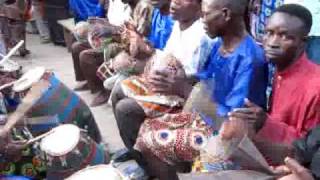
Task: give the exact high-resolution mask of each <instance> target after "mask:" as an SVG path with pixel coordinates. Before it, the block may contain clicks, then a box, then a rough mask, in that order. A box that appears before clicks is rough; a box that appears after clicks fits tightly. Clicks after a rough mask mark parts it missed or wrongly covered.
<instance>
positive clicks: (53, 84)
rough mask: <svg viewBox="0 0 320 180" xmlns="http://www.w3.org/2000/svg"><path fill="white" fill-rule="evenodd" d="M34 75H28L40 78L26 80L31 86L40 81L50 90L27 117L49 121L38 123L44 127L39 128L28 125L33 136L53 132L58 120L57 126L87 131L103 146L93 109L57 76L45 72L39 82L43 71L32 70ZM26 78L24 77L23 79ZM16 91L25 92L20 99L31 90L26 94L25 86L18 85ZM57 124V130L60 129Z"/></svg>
mask: <svg viewBox="0 0 320 180" xmlns="http://www.w3.org/2000/svg"><path fill="white" fill-rule="evenodd" d="M33 72H36V73H28V74H30V76H31V74H33V75H34V76H37V78H34V79H33V80H27V82H29V83H28V84H30V82H33V81H35V80H38V79H40V80H43V81H47V82H48V83H49V84H50V88H49V89H47V90H46V91H44V93H43V94H42V96H41V98H40V99H39V100H38V101H37V102H36V103H35V104H34V105H33V106H32V108H31V109H30V111H29V112H28V113H27V115H26V116H27V118H29V119H37V118H38V117H48V119H47V120H43V119H41V120H39V121H38V122H41V124H38V126H34V124H35V123H28V124H29V129H31V131H32V133H33V135H35V136H36V135H38V134H40V133H43V132H46V131H48V130H50V129H51V128H52V126H53V125H54V123H56V119H58V120H59V123H58V124H75V125H77V126H78V127H79V128H81V129H86V130H87V131H88V135H89V136H90V137H91V138H92V139H93V140H95V141H96V142H97V143H100V142H101V135H100V132H99V129H98V126H97V124H96V122H95V120H94V117H93V115H92V113H91V111H90V108H89V107H88V106H87V105H86V104H85V102H84V101H83V100H82V99H81V98H80V97H79V96H78V95H77V94H76V93H75V92H74V91H72V90H70V89H69V88H68V87H67V86H66V85H65V84H63V83H62V82H61V81H60V80H59V79H58V78H57V77H56V76H55V75H54V73H52V72H50V71H45V72H44V73H42V75H41V77H40V78H38V77H39V75H40V74H41V73H40V69H39V70H37V71H35V70H33ZM30 76H29V75H28V76H25V77H27V78H30ZM23 78H24V77H22V78H20V79H23ZM18 82H19V81H18ZM21 82H26V81H21ZM25 84H27V83H25ZM15 87H16V88H15V89H16V90H17V89H18V90H19V91H20V90H22V91H20V92H18V93H19V96H21V97H23V96H24V94H26V93H28V90H29V88H27V89H26V90H24V88H23V87H28V86H26V85H23V84H17V85H16V86H15ZM58 124H56V125H54V126H57V125H58ZM30 125H32V127H30ZM37 127H39V128H37Z"/></svg>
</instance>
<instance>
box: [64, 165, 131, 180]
mask: <svg viewBox="0 0 320 180" xmlns="http://www.w3.org/2000/svg"><path fill="white" fill-rule="evenodd" d="M88 179H99V180H103V179H108V180H123V179H125V178H124V177H123V175H122V173H121V172H120V171H119V170H118V169H116V168H114V167H112V166H111V165H98V166H92V167H88V168H86V169H83V170H81V171H79V172H77V173H75V174H73V175H72V176H70V177H69V178H67V179H66V180H88Z"/></svg>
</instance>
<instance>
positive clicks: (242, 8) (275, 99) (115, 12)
mask: <svg viewBox="0 0 320 180" xmlns="http://www.w3.org/2000/svg"><path fill="white" fill-rule="evenodd" d="M0 2H1V3H2V4H0V29H1V38H2V39H1V43H2V44H3V46H1V47H4V50H3V51H4V52H2V53H3V54H5V53H6V52H7V51H8V50H10V49H11V48H12V47H13V46H14V45H15V44H16V43H17V42H19V41H20V40H25V34H26V31H30V32H33V31H34V30H32V27H36V29H37V31H38V32H39V34H40V38H41V42H42V43H49V42H51V41H52V42H53V43H54V44H56V45H65V40H64V36H63V31H62V27H60V26H59V25H58V24H57V20H59V19H66V18H70V17H73V18H74V20H75V28H74V30H73V34H74V38H73V44H72V47H71V54H72V56H71V57H72V61H73V65H74V67H73V70H74V74H75V81H77V85H76V87H75V88H74V89H73V90H71V89H69V88H68V87H66V86H65V85H64V84H63V83H62V82H60V81H59V79H57V77H55V75H54V73H53V72H49V71H46V72H45V73H43V75H42V77H41V79H42V81H46V82H47V83H49V84H50V85H51V88H49V89H48V90H46V92H45V94H44V95H42V97H41V98H39V99H40V100H38V99H37V98H36V97H35V95H34V94H37V93H36V92H37V90H39V89H37V84H36V85H33V86H35V87H31V89H29V90H28V91H29V93H27V95H23V98H22V100H21V99H18V100H17V98H15V97H13V96H12V91H14V89H15V88H14V86H15V84H14V83H13V84H11V86H5V88H3V89H2V88H1V94H0V95H1V101H0V105H1V109H0V112H1V114H2V115H1V123H2V121H3V123H2V124H3V126H2V127H1V129H0V175H16V176H18V175H24V176H27V177H31V178H36V179H43V178H47V179H63V178H66V177H67V176H70V175H71V174H72V173H74V172H75V171H76V170H75V169H73V170H74V171H71V172H72V173H70V172H69V171H68V173H66V171H67V170H65V171H63V173H62V171H61V172H59V173H54V172H55V171H53V170H56V169H52V167H53V166H52V163H51V161H50V160H48V159H41V155H38V154H43V152H42V151H43V149H42V148H40V147H39V146H36V145H34V146H33V147H30V145H29V146H26V145H25V141H16V140H17V139H19V138H18V137H19V136H21V132H20V131H21V128H19V127H16V123H17V122H18V121H19V119H23V118H22V117H20V118H17V116H19V115H21V116H22V115H24V116H26V117H28V118H36V117H39V116H42V117H45V118H47V119H46V120H45V122H46V124H50V125H51V126H50V127H47V126H48V125H46V128H47V131H48V129H51V128H52V124H54V123H52V121H53V120H52V117H50V118H49V119H48V116H52V115H57V117H56V118H57V119H58V121H59V122H60V123H58V125H53V126H54V128H56V127H59V124H67V123H73V124H75V125H77V126H78V127H79V128H81V129H84V131H85V132H86V133H87V134H88V137H89V138H91V139H92V140H93V141H94V142H95V143H96V144H97V146H98V148H97V149H98V150H96V151H97V152H99V150H101V151H105V154H108V152H107V150H106V148H105V147H103V145H102V144H101V135H100V132H99V129H98V127H97V125H96V123H95V120H94V118H93V116H92V114H91V111H90V109H89V106H87V105H86V104H85V103H84V102H83V101H82V100H81V99H80V98H79V97H78V95H77V94H76V93H75V91H90V92H91V93H92V94H95V95H96V97H95V98H94V99H93V101H92V102H91V104H90V106H91V107H96V106H100V105H102V104H105V103H109V104H110V105H111V106H112V109H113V113H114V117H115V121H116V123H117V126H118V129H119V135H120V137H121V139H122V141H123V142H124V145H125V147H126V152H125V153H122V154H121V155H120V156H117V157H116V158H114V159H113V160H112V163H122V162H126V161H129V160H135V161H136V162H137V163H138V165H139V166H140V167H141V168H142V169H143V170H144V171H145V173H146V174H147V175H148V177H150V179H153V178H158V179H160V180H175V179H184V178H185V177H188V176H189V178H191V179H193V178H194V179H197V178H198V179H201V178H200V177H204V175H205V176H206V178H207V179H221V178H222V179H268V178H269V179H280V180H313V179H320V170H319V167H320V154H319V152H320V145H319V144H320V143H319V142H320V134H319V132H320V129H319V128H320V126H319V124H320V67H319V65H318V64H319V63H320V51H319V50H318V48H319V47H320V27H319V23H320V2H319V1H317V0H99V1H98V0H81V1H80V0H69V2H67V1H51V0H46V1H42V0H26V1H23V3H22V1H19V0H16V1H13V0H12V1H11V0H7V1H4V2H2V1H0ZM21 4H24V7H21ZM22 9H23V11H22ZM70 12H72V13H70ZM26 24H29V27H26ZM33 25H35V26H33ZM28 28H29V30H28ZM19 53H20V55H21V56H25V55H27V54H28V53H30V52H29V51H28V50H27V48H26V46H23V47H21V48H20V49H19ZM0 63H1V61H0ZM0 75H1V80H0V82H1V85H6V84H7V83H8V82H14V81H16V80H17V79H18V78H17V77H16V76H15V77H13V76H12V74H10V75H8V74H6V73H3V72H2V73H1V74H0ZM8 78H9V80H8ZM18 81H19V80H18ZM39 84H40V85H41V83H39ZM12 85H13V88H12V89H13V90H12V89H11V87H12ZM40 85H38V86H40ZM30 86H31V85H30ZM1 87H2V86H1ZM29 88H30V87H29ZM33 95H34V96H33ZM20 96H21V95H20ZM20 98H21V97H20ZM30 98H31V100H32V102H33V103H35V105H33V106H32V107H30V108H29V109H27V110H26V111H25V113H22V112H24V111H23V109H22V108H23V107H25V106H27V105H26V103H27V104H28V101H26V100H25V99H27V100H29V99H30ZM32 98H33V99H32ZM33 103H32V104H33ZM29 104H30V102H29ZM21 107H22V108H21ZM21 109H22V110H21ZM10 113H12V114H13V115H12V114H10ZM2 119H3V120H2ZM16 119H17V120H16ZM14 121H17V122H16V123H12V122H14ZM20 121H21V120H20ZM17 124H19V123H17ZM17 126H18V125H17ZM27 126H28V127H29V128H30V129H32V127H33V125H32V124H27ZM60 126H61V125H60ZM22 130H24V129H23V128H22ZM42 132H43V131H42ZM31 133H32V134H37V133H35V132H32V130H31ZM22 134H25V132H24V133H22ZM37 135H39V134H37ZM27 139H28V138H27ZM20 140H21V139H20ZM243 143H248V145H246V146H244V147H243V146H242V147H241V146H240V145H241V144H243ZM249 144H253V147H254V148H253V149H254V150H256V151H250V152H257V154H258V155H256V154H250V153H244V150H242V151H240V153H239V151H237V150H238V149H239V148H249V147H251V146H250V145H249ZM26 147H28V149H29V151H28V152H29V153H27V155H25V153H23V152H25V148H26ZM31 149H32V150H31ZM90 152H91V151H89V154H90ZM45 153H48V152H45ZM18 155H19V156H18ZM24 156H25V157H27V158H21V157H24ZM107 156H108V155H105V156H103V157H101V158H100V159H99V158H96V159H95V161H92V163H91V164H90V163H89V165H96V164H106V163H109V158H108V157H107ZM248 156H250V158H251V160H252V159H255V161H248V158H245V157H248ZM260 156H261V158H260V159H263V160H264V161H265V162H266V164H267V167H265V166H264V168H261V167H260V166H259V165H261V164H262V165H263V163H261V162H260V164H259V161H260V159H259V158H258V157H260ZM62 159H63V158H62ZM97 159H98V160H97ZM239 159H240V160H239ZM257 159H259V160H257ZM60 160H61V158H60ZM48 161H50V163H48ZM61 161H62V160H61ZM69 161H70V162H69V163H71V164H72V160H69ZM46 163H47V164H46ZM254 163H257V164H258V165H252V164H254ZM39 164H40V165H39ZM41 164H44V165H41ZM62 164H63V163H62ZM249 164H251V166H250V165H249ZM79 166H80V165H79ZM258 166H259V167H258ZM55 168H56V167H55ZM80 169H81V168H80V167H78V169H77V170H80ZM69 170H70V169H69ZM242 172H244V173H243V174H240V173H242ZM64 173H65V174H64ZM181 173H182V174H185V175H186V176H179V174H181ZM257 173H259V175H257ZM0 179H1V177H0Z"/></svg>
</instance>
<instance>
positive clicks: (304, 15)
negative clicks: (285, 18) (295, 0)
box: [274, 4, 312, 34]
mask: <svg viewBox="0 0 320 180" xmlns="http://www.w3.org/2000/svg"><path fill="white" fill-rule="evenodd" d="M277 12H278V13H285V14H288V15H290V16H294V17H297V18H299V19H300V20H301V21H302V22H303V23H304V25H305V31H306V33H307V34H308V33H309V32H310V30H311V27H312V14H311V12H310V11H309V10H308V9H307V8H305V7H303V6H301V5H298V4H285V5H282V6H280V7H278V8H277V9H276V10H275V11H274V13H277Z"/></svg>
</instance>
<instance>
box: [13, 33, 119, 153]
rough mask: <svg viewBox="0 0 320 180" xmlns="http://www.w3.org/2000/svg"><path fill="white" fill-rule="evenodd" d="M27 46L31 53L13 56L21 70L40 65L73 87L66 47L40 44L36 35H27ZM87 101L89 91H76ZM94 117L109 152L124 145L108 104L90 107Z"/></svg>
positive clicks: (68, 54) (89, 95) (91, 97)
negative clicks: (25, 55)
mask: <svg viewBox="0 0 320 180" xmlns="http://www.w3.org/2000/svg"><path fill="white" fill-rule="evenodd" d="M27 48H28V49H29V50H30V51H31V54H30V55H28V56H27V57H25V58H20V57H14V58H12V59H14V60H16V61H17V62H18V63H19V64H21V65H22V66H23V70H24V71H27V70H28V69H31V68H33V67H37V66H42V67H45V68H47V69H49V70H52V71H53V72H54V73H55V74H56V76H57V77H58V78H59V80H61V81H62V82H63V83H65V84H66V85H67V86H68V87H69V88H71V89H73V88H74V86H75V85H76V82H75V77H74V70H73V63H72V58H71V54H70V53H69V52H68V50H67V48H66V47H60V46H55V45H53V44H51V43H50V44H40V37H39V36H37V35H28V36H27ZM78 94H79V96H80V97H81V98H82V99H83V100H84V101H85V102H86V103H87V104H90V102H91V101H92V100H93V97H94V96H93V95H92V94H90V92H89V91H86V92H80V93H78ZM91 111H92V112H93V114H94V117H95V119H96V121H97V124H98V126H99V129H100V131H101V134H102V137H103V142H104V143H106V144H108V147H109V150H110V152H115V151H116V150H119V149H121V148H123V147H124V145H123V142H122V140H121V138H120V136H119V132H118V128H117V124H116V121H115V118H114V116H113V112H112V109H111V106H110V105H108V104H105V105H102V106H99V107H95V108H91Z"/></svg>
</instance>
